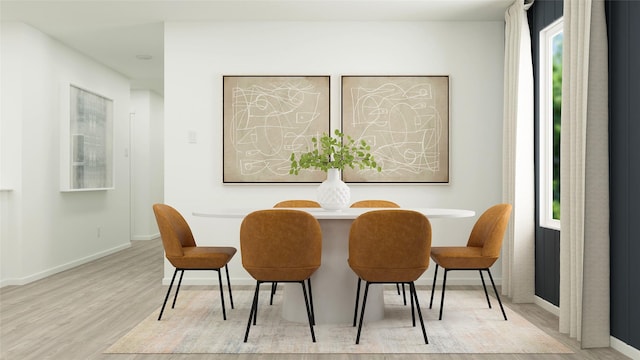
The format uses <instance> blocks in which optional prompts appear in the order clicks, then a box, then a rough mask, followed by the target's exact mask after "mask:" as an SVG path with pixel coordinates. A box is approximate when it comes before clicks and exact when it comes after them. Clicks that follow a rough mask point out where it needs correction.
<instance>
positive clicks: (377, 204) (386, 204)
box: [351, 199, 407, 305]
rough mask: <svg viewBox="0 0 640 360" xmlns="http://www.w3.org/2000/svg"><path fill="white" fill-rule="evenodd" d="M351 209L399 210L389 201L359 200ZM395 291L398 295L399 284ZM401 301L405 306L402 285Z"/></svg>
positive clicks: (397, 206) (405, 296)
mask: <svg viewBox="0 0 640 360" xmlns="http://www.w3.org/2000/svg"><path fill="white" fill-rule="evenodd" d="M351 207H352V208H399V207H400V205H398V204H397V203H395V202H393V201H390V200H378V199H373V200H360V201H356V202H354V203H353V204H351ZM396 291H398V295H400V284H396ZM402 301H403V302H404V304H405V305H407V293H406V292H405V288H404V285H402Z"/></svg>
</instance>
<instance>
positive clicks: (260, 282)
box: [253, 281, 262, 325]
mask: <svg viewBox="0 0 640 360" xmlns="http://www.w3.org/2000/svg"><path fill="white" fill-rule="evenodd" d="M260 285H262V281H258V284H257V285H256V286H257V287H258V292H256V310H255V311H254V312H253V325H255V324H256V321H258V300H259V297H260Z"/></svg>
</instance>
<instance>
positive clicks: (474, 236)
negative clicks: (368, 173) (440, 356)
mask: <svg viewBox="0 0 640 360" xmlns="http://www.w3.org/2000/svg"><path fill="white" fill-rule="evenodd" d="M510 217H511V205H509V204H498V205H494V206H492V207H490V208H489V209H487V210H486V211H485V212H484V213H483V214H482V215H480V218H478V220H477V221H476V223H475V225H474V226H473V229H472V230H471V234H470V235H469V240H468V241H467V246H446V247H433V248H431V258H432V259H433V261H434V262H435V263H436V271H435V273H434V274H433V286H432V287H431V300H430V301H429V308H430V309H431V307H432V305H433V292H434V289H435V287H436V277H437V276H438V267H442V268H443V269H444V279H443V280H442V296H441V299H440V316H439V319H440V320H442V310H443V308H444V291H445V285H446V283H447V273H448V272H449V271H451V270H478V272H479V273H480V279H481V280H482V287H483V288H484V295H485V297H486V298H487V303H489V308H491V301H490V300H489V293H487V286H486V285H485V283H484V277H483V276H482V271H486V272H487V273H488V274H489V279H491V285H493V291H494V292H495V293H496V298H497V299H498V303H499V304H500V310H502V316H504V319H505V320H507V314H506V313H505V312H504V308H503V307H502V301H500V295H498V290H497V289H496V285H495V283H494V282H493V276H491V270H489V268H490V267H491V265H493V264H494V263H495V262H496V260H498V257H500V249H501V247H502V239H503V238H504V233H505V231H506V229H507V225H508V223H509V218H510Z"/></svg>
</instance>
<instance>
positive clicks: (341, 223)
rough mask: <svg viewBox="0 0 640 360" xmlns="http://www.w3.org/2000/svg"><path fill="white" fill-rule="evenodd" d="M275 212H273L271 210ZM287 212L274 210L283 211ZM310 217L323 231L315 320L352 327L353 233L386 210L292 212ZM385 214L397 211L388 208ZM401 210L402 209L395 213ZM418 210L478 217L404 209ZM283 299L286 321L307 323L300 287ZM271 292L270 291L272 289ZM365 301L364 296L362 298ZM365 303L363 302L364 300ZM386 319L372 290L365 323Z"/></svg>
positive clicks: (227, 211)
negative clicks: (357, 222) (354, 226)
mask: <svg viewBox="0 0 640 360" xmlns="http://www.w3.org/2000/svg"><path fill="white" fill-rule="evenodd" d="M270 209H271V208H270ZM280 209H286V208H273V210H280ZM290 209H294V210H302V211H306V212H308V213H310V214H311V215H313V216H314V217H315V218H316V219H318V222H319V223H320V228H321V230H322V265H321V266H320V268H319V269H318V270H317V271H316V272H315V273H314V274H313V276H312V277H311V287H312V289H313V305H314V311H315V320H316V323H318V324H326V323H351V322H352V321H353V314H354V308H355V301H356V300H355V299H356V291H355V290H356V287H357V281H358V278H357V276H356V275H355V273H354V272H353V271H352V270H351V268H350V267H349V264H348V263H347V257H348V254H349V229H350V228H351V223H352V222H353V220H354V219H355V218H357V217H358V216H359V215H361V214H363V213H365V212H367V211H372V210H383V209H382V208H347V209H343V210H339V211H330V210H324V209H322V208H290ZM256 210H264V208H262V209H258V208H211V209H204V210H197V211H194V212H193V215H194V216H198V217H211V218H228V219H242V218H244V217H245V216H247V215H248V214H249V213H251V212H253V211H256ZM384 210H394V209H392V208H384ZM395 210H398V209H395ZM400 210H414V211H418V212H420V213H422V214H424V215H425V216H426V217H427V218H429V219H435V218H464V217H472V216H475V212H474V211H472V210H464V209H442V208H400ZM283 285H284V294H283V299H282V317H283V318H284V319H286V320H289V321H295V322H307V321H308V320H307V313H306V309H305V305H304V300H303V297H302V289H301V288H300V286H299V285H298V284H290V283H285V284H283ZM362 288H364V286H363V287H362ZM269 289H270V287H269ZM360 299H362V296H360ZM361 301H362V300H361ZM383 317H384V297H383V291H382V286H372V287H370V288H369V294H368V297H367V310H366V315H365V320H367V321H376V320H380V319H382V318H383Z"/></svg>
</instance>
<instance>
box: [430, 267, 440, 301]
mask: <svg viewBox="0 0 640 360" xmlns="http://www.w3.org/2000/svg"><path fill="white" fill-rule="evenodd" d="M436 276H438V264H436V272H435V273H434V274H433V285H431V301H429V309H431V307H432V306H433V292H434V290H435V289H436Z"/></svg>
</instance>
